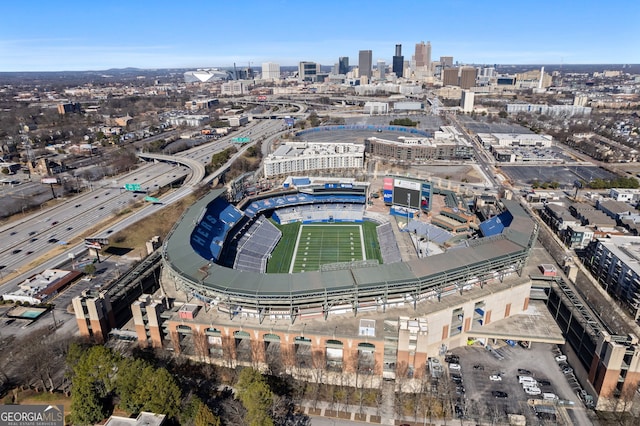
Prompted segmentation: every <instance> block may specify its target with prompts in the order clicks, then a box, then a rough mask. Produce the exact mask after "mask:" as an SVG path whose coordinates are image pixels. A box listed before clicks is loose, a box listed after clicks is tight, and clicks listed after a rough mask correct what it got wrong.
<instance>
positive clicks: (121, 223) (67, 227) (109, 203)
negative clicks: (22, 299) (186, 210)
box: [0, 120, 286, 294]
mask: <svg viewBox="0 0 640 426" xmlns="http://www.w3.org/2000/svg"><path fill="white" fill-rule="evenodd" d="M285 129H286V127H285V125H284V122H283V121H282V120H262V121H254V122H251V123H249V124H248V125H247V126H246V127H244V128H243V129H242V130H239V131H236V132H235V133H233V134H231V135H229V136H227V137H225V138H221V139H218V140H215V141H212V142H209V143H206V144H203V145H200V146H197V147H194V148H191V149H189V150H187V151H183V152H181V153H179V154H176V155H175V156H166V155H161V154H147V153H142V154H141V155H140V157H141V158H147V159H150V160H153V161H152V162H148V163H142V164H141V166H140V167H139V168H138V169H136V170H134V171H131V172H130V173H127V174H124V175H121V176H118V177H117V178H116V179H105V180H103V181H100V182H98V183H96V185H95V186H94V188H93V190H91V191H88V192H85V193H83V194H80V195H78V196H76V197H73V198H69V199H67V200H65V201H66V202H64V203H62V204H60V205H58V206H55V207H52V208H49V209H46V210H43V211H40V212H36V213H33V214H31V215H28V216H26V217H24V218H21V219H19V220H18V221H14V222H12V223H9V224H6V225H4V226H2V227H0V238H1V240H2V241H3V243H2V245H0V284H2V285H1V286H0V294H1V293H5V292H7V291H13V290H14V289H15V288H16V287H17V284H19V283H20V282H22V281H24V279H26V278H28V277H29V276H31V275H33V274H34V273H35V272H39V271H41V270H44V269H47V268H52V267H55V266H56V265H59V264H61V263H63V262H65V261H67V260H68V259H69V254H70V253H72V254H73V255H74V256H75V257H79V256H80V255H81V254H82V253H84V252H85V248H84V243H83V241H80V240H79V238H81V237H82V238H84V237H100V238H108V237H109V235H111V234H113V233H116V232H118V231H120V230H122V229H124V228H126V227H128V226H130V225H131V224H133V223H135V222H137V221H138V220H141V219H143V218H144V217H147V216H149V215H150V214H153V213H154V212H156V211H157V210H158V209H161V208H162V207H163V206H164V205H169V204H171V203H173V202H176V201H178V200H180V199H181V198H183V197H185V196H187V195H189V194H190V193H191V192H192V190H193V188H194V187H195V186H196V185H198V184H200V183H202V182H204V183H208V182H211V181H212V180H213V179H215V178H216V177H218V176H219V175H220V174H221V173H223V172H224V171H226V170H227V169H228V168H229V166H230V164H231V163H232V162H233V161H234V160H235V159H236V158H238V157H239V156H240V155H241V154H242V153H243V152H244V151H245V150H246V149H248V148H249V147H250V146H253V145H254V144H255V143H257V142H258V141H261V140H265V139H266V138H267V137H273V136H274V135H277V134H279V133H280V132H282V131H283V130H285ZM238 136H245V137H250V138H251V139H252V142H251V143H248V144H245V145H243V146H242V147H240V148H241V149H239V152H238V153H237V154H235V155H234V156H233V157H232V158H231V159H230V160H229V161H228V162H227V164H225V165H224V166H222V167H221V168H220V169H218V170H217V171H216V172H214V173H212V174H211V175H209V176H207V177H206V178H205V175H204V174H205V169H204V165H205V164H207V163H209V161H210V160H211V156H212V155H213V154H215V153H217V152H220V151H222V150H224V149H226V148H228V147H230V146H232V145H234V143H233V142H232V138H233V137H238ZM236 145H237V144H236ZM185 178H186V179H185ZM183 179H184V183H183V185H182V186H181V187H179V188H178V189H175V190H173V191H171V192H169V193H167V194H165V195H163V196H162V197H161V201H162V205H151V204H148V205H146V206H144V207H143V208H141V209H139V210H137V211H135V212H134V213H133V214H131V215H129V216H126V217H125V218H124V219H121V220H117V217H116V216H114V214H115V212H117V211H121V210H123V209H125V208H127V207H128V206H130V205H131V204H133V203H134V202H136V201H138V200H142V199H143V198H144V196H145V194H142V193H140V194H136V193H133V192H129V191H125V190H124V189H123V185H124V184H125V183H138V184H140V186H141V189H142V190H148V191H151V192H153V190H154V189H158V188H160V187H166V186H169V185H171V184H173V183H177V182H179V181H181V180H183ZM101 224H102V225H103V226H100V225H101ZM96 226H98V228H99V229H98V230H97V231H95V232H94V233H92V234H91V235H86V233H87V231H88V230H89V229H94V228H95V227H96ZM69 242H73V244H68V243H69ZM44 255H52V258H51V259H50V260H48V261H46V262H43V263H41V262H38V259H40V258H42V257H43V256H44ZM5 281H6V282H5Z"/></svg>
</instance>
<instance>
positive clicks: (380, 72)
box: [376, 59, 387, 80]
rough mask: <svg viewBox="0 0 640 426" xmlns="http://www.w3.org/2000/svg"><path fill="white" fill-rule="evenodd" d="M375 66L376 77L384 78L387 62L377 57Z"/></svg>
mask: <svg viewBox="0 0 640 426" xmlns="http://www.w3.org/2000/svg"><path fill="white" fill-rule="evenodd" d="M376 68H377V70H378V78H379V79H380V80H384V75H385V72H386V70H387V64H386V63H385V62H384V61H383V60H382V59H378V63H377V65H376Z"/></svg>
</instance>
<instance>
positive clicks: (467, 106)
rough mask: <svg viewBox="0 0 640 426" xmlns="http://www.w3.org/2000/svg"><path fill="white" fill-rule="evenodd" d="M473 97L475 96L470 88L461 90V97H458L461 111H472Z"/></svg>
mask: <svg viewBox="0 0 640 426" xmlns="http://www.w3.org/2000/svg"><path fill="white" fill-rule="evenodd" d="M474 98H475V94H474V93H473V92H472V91H471V90H463V91H462V98H461V99H460V106H461V107H462V112H472V111H473V101H474Z"/></svg>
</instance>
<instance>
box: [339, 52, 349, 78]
mask: <svg viewBox="0 0 640 426" xmlns="http://www.w3.org/2000/svg"><path fill="white" fill-rule="evenodd" d="M348 72H349V57H348V56H340V58H339V59H338V74H345V75H346V74H347V73H348Z"/></svg>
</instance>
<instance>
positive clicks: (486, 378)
mask: <svg viewBox="0 0 640 426" xmlns="http://www.w3.org/2000/svg"><path fill="white" fill-rule="evenodd" d="M496 346H499V347H498V348H497V350H496V351H490V350H487V349H486V348H485V347H483V346H481V345H479V344H475V345H472V346H468V347H462V348H457V349H454V350H453V351H452V354H453V355H457V356H458V359H459V362H458V364H459V365H460V370H457V368H456V369H455V370H451V369H449V368H448V366H447V363H445V370H447V371H448V374H449V376H450V377H451V375H453V376H454V378H455V376H457V375H459V376H460V378H455V381H453V385H454V386H456V385H457V386H458V389H460V385H462V386H463V387H464V393H461V392H460V393H458V398H459V399H458V403H457V405H458V406H459V409H456V412H460V415H461V416H463V417H464V418H465V419H468V420H475V421H478V422H480V421H487V420H490V421H492V422H503V421H504V422H506V421H507V417H508V414H521V415H524V416H526V418H527V424H538V423H540V421H541V419H540V418H539V417H536V414H535V412H534V410H533V409H532V407H531V404H530V403H529V400H539V401H542V396H543V395H542V393H549V394H551V393H553V394H555V395H557V396H558V400H557V401H554V402H549V403H548V404H549V405H551V406H555V407H556V408H557V410H558V412H557V416H556V419H557V422H558V423H559V424H571V423H574V424H589V423H584V422H585V421H587V422H588V417H587V413H586V409H585V407H584V405H583V404H582V402H581V401H580V400H579V399H578V396H577V395H576V388H575V386H576V381H575V376H573V374H571V373H569V374H564V373H563V372H562V370H561V368H560V363H558V362H557V361H556V360H555V356H557V355H558V354H559V353H560V352H558V349H557V347H556V346H555V345H550V344H542V343H535V344H533V346H532V347H531V348H530V349H525V348H523V347H521V346H519V345H516V346H514V347H511V346H509V345H507V344H505V342H504V341H498V342H497V345H496ZM490 376H493V377H490ZM518 376H531V377H533V378H534V379H535V380H536V381H537V383H538V387H539V389H540V391H541V393H540V395H528V394H527V393H525V391H524V389H523V386H522V385H521V384H520V383H519V381H518ZM460 379H461V381H460ZM449 380H451V379H449ZM572 385H573V386H572ZM565 407H566V408H568V409H565ZM569 422H571V423H569Z"/></svg>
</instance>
